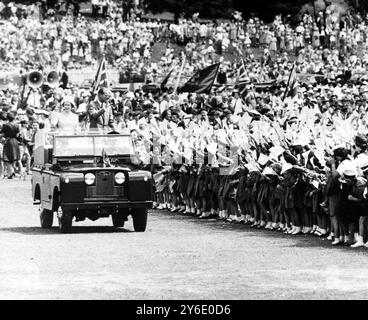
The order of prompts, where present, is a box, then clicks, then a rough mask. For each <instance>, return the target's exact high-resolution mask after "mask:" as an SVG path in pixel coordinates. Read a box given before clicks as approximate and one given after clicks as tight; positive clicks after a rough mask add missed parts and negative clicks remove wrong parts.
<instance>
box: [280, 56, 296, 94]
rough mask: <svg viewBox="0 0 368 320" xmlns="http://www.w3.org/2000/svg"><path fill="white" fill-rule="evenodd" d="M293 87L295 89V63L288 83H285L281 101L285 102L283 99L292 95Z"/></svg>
mask: <svg viewBox="0 0 368 320" xmlns="http://www.w3.org/2000/svg"><path fill="white" fill-rule="evenodd" d="M295 87H296V68H295V62H294V64H293V67H292V69H291V72H290V75H289V79H288V82H287V86H286V90H285V94H284V97H283V98H282V100H285V98H286V97H287V96H288V95H291V94H294V91H295Z"/></svg>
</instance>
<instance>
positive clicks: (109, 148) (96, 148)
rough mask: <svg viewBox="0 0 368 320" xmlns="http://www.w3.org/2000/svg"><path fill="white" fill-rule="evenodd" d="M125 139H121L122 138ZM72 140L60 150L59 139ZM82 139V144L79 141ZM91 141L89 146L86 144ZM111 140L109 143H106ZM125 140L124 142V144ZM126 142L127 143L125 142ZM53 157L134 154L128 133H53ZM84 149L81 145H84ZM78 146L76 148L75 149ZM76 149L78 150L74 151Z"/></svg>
mask: <svg viewBox="0 0 368 320" xmlns="http://www.w3.org/2000/svg"><path fill="white" fill-rule="evenodd" d="M124 138H125V139H126V140H123V139H124ZM63 139H65V140H69V139H70V140H73V139H74V142H75V143H76V147H75V148H74V149H73V146H74V145H75V143H70V142H68V143H67V144H66V147H65V148H63V149H62V150H61V151H60V144H58V143H59V142H60V141H61V140H63ZM119 139H122V144H120V145H119V144H117V143H116V141H117V140H119ZM83 141H84V145H81V143H82V142H83ZM90 142H92V145H91V146H88V144H89V143H90ZM107 142H111V143H107ZM124 142H125V144H124ZM126 142H128V144H126ZM52 145H53V157H55V158H76V157H77V158H83V157H98V156H102V154H103V150H104V153H105V154H106V155H107V156H109V157H112V156H130V155H134V153H135V151H134V144H133V141H132V138H131V135H129V134H84V135H57V134H55V135H53V142H52ZM86 145H87V148H86V149H87V151H84V149H83V148H81V146H83V147H86ZM77 148H78V150H77ZM66 151H67V152H66ZM76 151H78V152H76Z"/></svg>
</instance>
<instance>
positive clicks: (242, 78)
mask: <svg viewBox="0 0 368 320" xmlns="http://www.w3.org/2000/svg"><path fill="white" fill-rule="evenodd" d="M241 61H242V65H241V67H240V68H239V69H238V75H237V81H236V82H238V83H242V82H249V77H248V72H247V69H246V68H245V63H244V59H243V58H241Z"/></svg>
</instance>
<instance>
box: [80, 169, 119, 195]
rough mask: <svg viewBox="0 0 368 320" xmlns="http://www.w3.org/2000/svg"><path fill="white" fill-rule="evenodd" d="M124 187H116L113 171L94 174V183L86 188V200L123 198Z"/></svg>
mask: <svg viewBox="0 0 368 320" xmlns="http://www.w3.org/2000/svg"><path fill="white" fill-rule="evenodd" d="M124 196H125V195H124V185H122V186H117V185H115V181H114V172H113V171H99V172H96V182H95V185H93V186H88V187H87V188H86V197H87V198H107V199H108V198H124Z"/></svg>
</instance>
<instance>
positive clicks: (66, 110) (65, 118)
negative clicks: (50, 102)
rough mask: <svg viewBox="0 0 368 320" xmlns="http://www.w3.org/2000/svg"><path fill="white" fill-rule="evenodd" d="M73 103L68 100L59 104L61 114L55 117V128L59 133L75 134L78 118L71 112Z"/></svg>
mask: <svg viewBox="0 0 368 320" xmlns="http://www.w3.org/2000/svg"><path fill="white" fill-rule="evenodd" d="M72 106H73V103H72V102H71V101H69V100H64V101H63V102H62V103H61V110H62V111H61V112H60V113H59V114H58V115H57V120H56V123H55V127H56V128H57V129H59V130H60V131H64V132H69V133H74V132H76V130H77V128H78V125H79V120H78V116H77V115H76V114H75V113H74V112H73V111H72Z"/></svg>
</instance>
